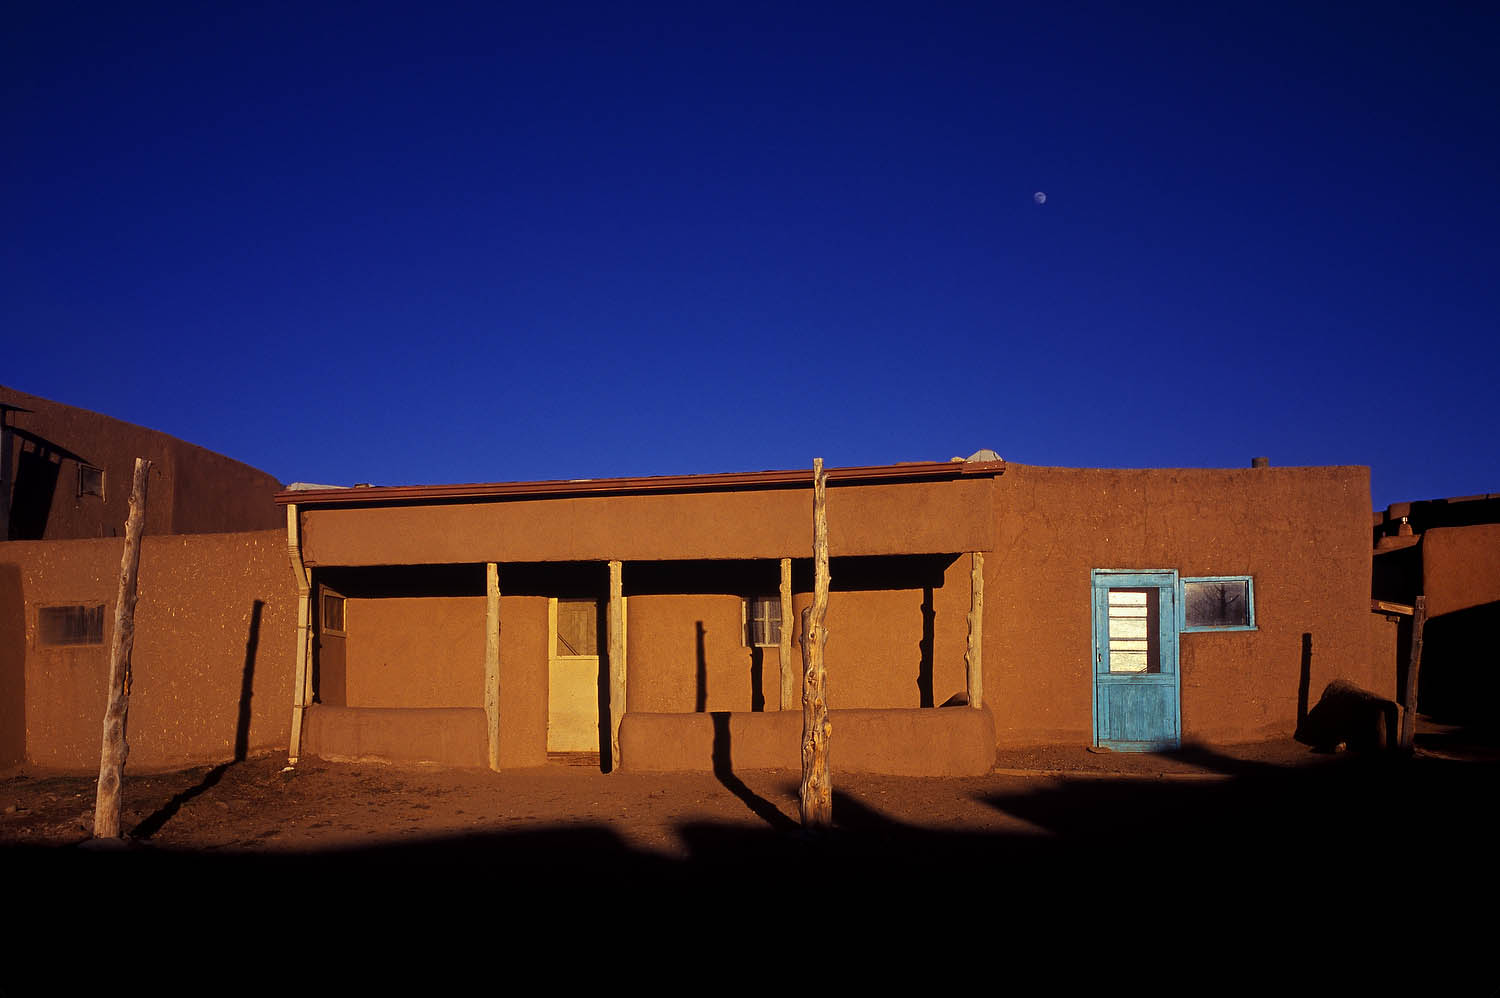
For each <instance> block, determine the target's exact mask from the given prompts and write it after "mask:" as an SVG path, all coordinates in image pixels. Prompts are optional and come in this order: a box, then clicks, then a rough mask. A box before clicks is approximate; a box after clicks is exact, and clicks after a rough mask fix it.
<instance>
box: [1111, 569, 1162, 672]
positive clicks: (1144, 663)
mask: <svg viewBox="0 0 1500 998" xmlns="http://www.w3.org/2000/svg"><path fill="white" fill-rule="evenodd" d="M1159 603H1160V597H1159V591H1158V590H1157V589H1156V588H1155V587H1150V588H1144V589H1111V590H1110V591H1109V671H1110V672H1160V671H1161V660H1160V658H1159V656H1158V653H1157V633H1158V630H1157V629H1158V627H1159V626H1160V617H1159V613H1160V607H1159Z"/></svg>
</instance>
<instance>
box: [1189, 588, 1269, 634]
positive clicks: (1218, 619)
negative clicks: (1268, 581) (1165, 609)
mask: <svg viewBox="0 0 1500 998" xmlns="http://www.w3.org/2000/svg"><path fill="white" fill-rule="evenodd" d="M1178 586H1179V587H1180V589H1181V593H1180V596H1181V598H1180V599H1178V601H1177V606H1178V607H1179V610H1178V612H1179V613H1180V614H1181V617H1180V618H1179V620H1178V626H1179V627H1180V628H1181V629H1182V630H1183V631H1184V632H1188V633H1191V632H1193V631H1253V630H1255V629H1256V627H1255V580H1254V579H1253V578H1252V577H1251V576H1248V575H1206V576H1199V577H1197V578H1184V579H1181V580H1180V581H1179V582H1178Z"/></svg>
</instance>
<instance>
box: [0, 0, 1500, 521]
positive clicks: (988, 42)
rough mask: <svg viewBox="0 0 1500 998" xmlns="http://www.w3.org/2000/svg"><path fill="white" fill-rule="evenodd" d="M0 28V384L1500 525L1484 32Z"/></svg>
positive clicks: (36, 22) (361, 460) (36, 18)
mask: <svg viewBox="0 0 1500 998" xmlns="http://www.w3.org/2000/svg"><path fill="white" fill-rule="evenodd" d="M1126 7H1129V8H1130V9H1128V10H1127V9H1125V8H1126ZM1210 8H1211V9H1210ZM7 14H8V22H9V23H8V25H7V30H6V31H5V32H4V33H3V40H0V46H3V48H0V87H3V91H0V93H3V101H0V124H3V128H4V134H5V136H6V146H7V154H6V155H5V157H4V158H3V161H0V178H3V182H4V184H3V189H4V192H5V199H6V208H5V211H4V214H3V219H0V226H3V227H4V228H3V231H4V234H5V238H4V240H3V243H0V245H3V247H4V265H3V271H0V335H3V338H4V341H5V342H6V344H7V346H8V349H6V351H5V353H4V357H5V360H4V362H3V365H0V382H3V383H5V384H9V385H11V386H13V387H15V388H18V389H21V390H22V391H27V392H32V393H34V394H38V395H43V396H46V397H49V398H54V399H58V400H60V401H63V402H67V403H70V404H74V405H79V406H83V407H85V408H90V409H95V410H98V411H101V412H105V413H109V414H110V415H114V416H118V417H120V418H122V419H127V420H130V421H132V422H136V423H141V424H144V425H147V426H151V427H154V428H157V429H162V430H165V431H167V432H170V433H173V434H175V435H177V436H180V437H183V438H185V439H188V440H191V441H193V442H195V443H200V444H203V445H204V446H207V447H210V448H212V449H214V450H218V451H222V452H224V453H227V454H230V455H232V456H234V457H237V458H240V459H241V460H244V461H247V462H249V463H251V464H254V465H256V466H258V467H262V468H264V469H266V470H267V471H270V472H271V473H272V474H274V475H276V476H277V477H279V478H281V479H282V480H283V481H293V480H309V481H318V482H331V483H343V484H347V483H353V482H372V483H376V484H405V483H435V482H454V481H505V480H528V479H547V478H576V477H601V476H614V475H644V474H677V473H687V472H713V471H732V470H757V469H762V468H785V467H807V466H808V465H809V464H810V463H811V459H812V457H813V456H814V455H819V456H822V457H824V458H825V459H826V460H827V461H828V462H829V463H830V464H832V465H852V464H874V463H886V462H892V461H906V460H923V459H946V458H948V457H951V456H953V455H956V454H967V453H969V452H971V451H973V450H975V449H978V448H980V447H992V448H994V449H995V450H997V451H999V452H1000V453H1001V454H1002V455H1003V456H1005V457H1006V458H1008V459H1010V460H1013V461H1019V462H1023V463H1029V464H1055V465H1077V466H1105V467H1174V466H1230V467H1238V466H1245V465H1248V463H1249V460H1250V458H1251V457H1252V456H1255V455H1260V454H1264V455H1267V456H1269V457H1270V458H1271V461H1272V463H1273V464H1365V465H1369V466H1371V468H1372V474H1373V480H1372V484H1373V504H1374V505H1375V506H1384V505H1385V504H1387V503H1390V502H1394V501H1399V500H1404V499H1418V498H1431V497H1439V496H1450V495H1463V494H1472V493H1478V492H1500V447H1497V445H1496V442H1495V428H1496V417H1495V414H1496V411H1497V410H1496V405H1495V401H1494V396H1495V392H1494V383H1495V379H1496V374H1497V370H1500V342H1497V317H1500V280H1497V279H1496V276H1495V275H1496V272H1497V269H1500V250H1497V248H1496V247H1497V233H1500V195H1497V191H1496V181H1497V178H1500V155H1497V153H1500V139H1497V137H1496V133H1497V129H1496V127H1495V124H1496V113H1495V107H1496V101H1497V98H1500V70H1497V68H1496V63H1497V61H1496V60H1495V58H1494V52H1495V51H1497V50H1500V8H1496V7H1495V6H1494V5H1490V4H1480V3H1463V4H1442V3H1437V4H1430V5H1423V6H1421V7H1418V6H1417V5H1410V4H1405V5H1399V6H1398V5H1394V4H1380V3H1372V4H1364V5H1360V6H1358V7H1353V6H1350V5H1342V4H1341V5H1318V4H1280V3H1269V4H1267V3H1255V4H1229V5H1217V4H1201V3H1194V4H1180V5H1177V4H1144V5H1120V4H1113V3H1100V4H1085V3H1066V2H1064V3H1049V4H1029V5H1019V4H1017V5H1012V4H999V3H995V4H920V5H919V4H910V5H882V4H879V3H861V4H848V5H800V4H799V5H792V4H787V5H778V4H769V5H748V4H732V5H731V4H718V3H707V4H704V3H696V4H682V5H656V4H648V3H641V4H607V5H573V4H567V3H558V4H526V5H520V4H504V3H474V4H457V3H455V4H450V3H441V2H437V3H429V4H422V5H418V4H386V3H362V4H358V5H355V4H347V5H345V4H319V3H309V2H299V3H275V2H272V3H257V4H244V5H237V4H152V3H146V4H139V5H136V4H130V5H122V4H94V3H68V2H64V0H48V2H45V3H31V2H23V3H21V4H18V5H16V6H14V7H10V8H7ZM1038 191H1042V192H1045V193H1046V195H1047V199H1046V203H1045V204H1037V203H1036V200H1035V199H1034V197H1033V195H1034V193H1036V192H1038Z"/></svg>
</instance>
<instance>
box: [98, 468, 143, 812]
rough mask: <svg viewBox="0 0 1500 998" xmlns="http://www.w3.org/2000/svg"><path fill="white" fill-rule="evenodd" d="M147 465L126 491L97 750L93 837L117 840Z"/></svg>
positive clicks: (126, 752) (137, 473)
mask: <svg viewBox="0 0 1500 998" xmlns="http://www.w3.org/2000/svg"><path fill="white" fill-rule="evenodd" d="M150 471H151V462H150V461H147V460H146V459H145V458H141V457H138V458H136V459H135V478H134V480H133V481H132V482H131V486H130V515H129V516H128V517H127V518H126V520H125V553H124V554H123V555H122V556H121V557H120V590H119V593H118V595H117V596H116V598H115V628H114V632H113V633H112V634H111V635H110V640H109V702H108V704H107V705H106V706H105V708H104V740H103V743H102V745H101V746H100V749H99V786H98V793H97V795H96V796H95V798H94V838H96V839H117V838H119V837H120V782H121V777H122V776H123V774H124V770H125V757H126V756H127V755H129V754H130V746H129V745H128V744H127V743H126V741H125V722H126V720H127V718H128V716H129V713H130V653H131V651H132V650H133V649H134V647H135V597H136V577H137V575H138V573H139V569H140V564H141V534H142V532H143V531H144V530H145V526H146V478H147V475H148V474H149V473H150Z"/></svg>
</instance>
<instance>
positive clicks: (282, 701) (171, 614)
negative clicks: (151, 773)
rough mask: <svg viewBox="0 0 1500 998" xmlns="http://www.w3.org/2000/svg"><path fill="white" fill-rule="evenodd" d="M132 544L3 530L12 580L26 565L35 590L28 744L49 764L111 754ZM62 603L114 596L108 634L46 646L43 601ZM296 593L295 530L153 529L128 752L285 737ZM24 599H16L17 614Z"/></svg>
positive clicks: (221, 756) (232, 747) (1, 575)
mask: <svg viewBox="0 0 1500 998" xmlns="http://www.w3.org/2000/svg"><path fill="white" fill-rule="evenodd" d="M123 546H124V542H123V541H122V540H117V539H104V540H74V541H36V542H27V541H16V542H10V543H7V544H0V580H4V579H6V578H10V579H11V580H12V581H14V580H15V579H16V578H19V581H20V588H21V593H22V598H23V599H24V601H25V609H24V612H23V613H24V638H23V640H22V648H23V649H24V655H25V686H26V689H25V698H24V720H25V725H26V728H25V731H26V734H25V744H26V755H27V758H28V759H29V760H30V761H32V762H34V763H36V764H38V765H42V766H55V767H60V768H65V769H75V770H78V769H82V770H88V769H91V768H94V767H97V766H98V764H99V740H100V733H101V726H102V719H103V716H104V702H105V688H106V685H107V682H108V672H109V642H110V637H111V631H112V628H113V621H114V612H115V600H116V591H117V587H118V572H119V568H120V556H121V553H122V549H123ZM257 601H259V602H260V603H261V608H260V612H259V617H258V618H257V617H256V612H255V607H256V603H257ZM49 604H102V605H103V606H104V642H103V643H102V644H99V645H87V646H68V647H44V646H40V645H39V641H38V634H37V607H38V606H45V605H49ZM296 605H297V603H296V589H295V586H294V584H293V579H292V573H291V569H290V567H289V565H288V562H287V553H286V534H285V533H284V532H281V531H264V532H255V533H245V534H202V535H195V536H178V537H146V538H145V539H144V541H143V542H142V546H141V565H140V581H139V598H138V601H137V604H136V633H135V650H134V654H133V656H132V661H133V684H132V687H131V697H130V721H129V727H128V740H129V744H130V756H129V760H128V765H129V766H130V767H132V768H140V769H152V768H161V767H167V766H174V765H181V764H185V763H190V762H204V761H218V760H225V759H230V758H233V757H234V755H235V753H236V751H237V749H239V748H243V749H244V750H246V751H254V750H256V749H261V748H271V747H285V746H286V744H287V739H288V737H289V734H290V726H291V710H290V704H291V696H292V672H293V669H294V667H295V659H294V653H295V648H296ZM11 606H13V604H7V608H6V609H5V610H4V612H5V613H7V614H9V615H11V616H14V611H13V609H11V608H10V607H11ZM0 644H3V645H4V646H5V647H6V648H7V649H9V650H7V651H4V652H0V655H4V656H14V654H15V642H14V641H13V639H12V638H10V637H7V638H5V639H4V640H3V641H0ZM6 667H7V668H9V665H8V664H7V666H6Z"/></svg>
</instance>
